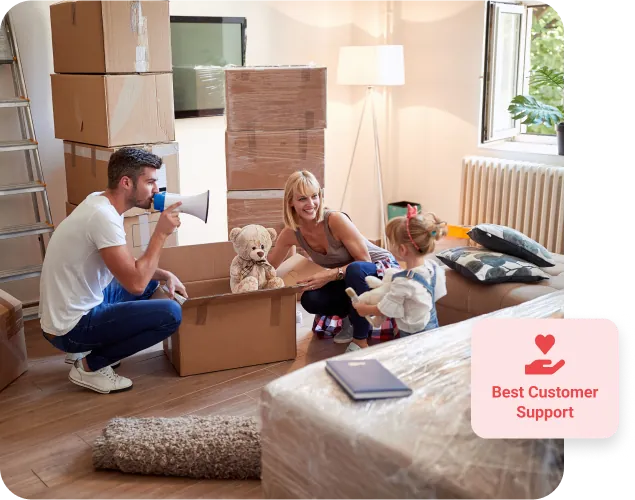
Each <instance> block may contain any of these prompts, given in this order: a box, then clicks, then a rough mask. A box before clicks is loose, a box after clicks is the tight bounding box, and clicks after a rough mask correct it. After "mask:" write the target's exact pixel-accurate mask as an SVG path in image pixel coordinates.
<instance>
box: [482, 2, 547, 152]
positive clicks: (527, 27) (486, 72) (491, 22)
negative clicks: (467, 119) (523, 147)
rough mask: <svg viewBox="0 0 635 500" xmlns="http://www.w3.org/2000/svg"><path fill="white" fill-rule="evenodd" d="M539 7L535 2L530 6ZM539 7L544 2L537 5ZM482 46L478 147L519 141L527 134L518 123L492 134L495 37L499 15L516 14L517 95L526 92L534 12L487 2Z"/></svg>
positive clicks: (526, 6) (529, 8)
mask: <svg viewBox="0 0 635 500" xmlns="http://www.w3.org/2000/svg"><path fill="white" fill-rule="evenodd" d="M531 3H536V4H537V3H538V2H531ZM540 3H541V4H542V3H544V2H540ZM485 8H486V17H485V44H484V57H483V76H482V82H483V84H482V92H481V101H482V109H481V130H480V139H481V140H480V142H481V144H491V143H494V142H500V141H503V140H510V139H515V138H518V137H520V136H521V135H522V134H525V133H526V132H527V126H526V125H522V124H521V122H520V120H514V126H513V127H510V128H507V129H503V130H502V131H498V132H493V130H494V129H495V127H494V125H495V123H494V108H493V105H494V97H495V96H494V85H495V82H496V55H497V48H498V44H499V41H498V39H497V36H496V33H497V30H498V21H499V17H500V14H503V13H505V14H518V15H519V16H520V23H519V24H520V26H519V28H520V30H519V35H518V40H517V43H518V45H517V54H518V56H517V60H516V63H515V64H516V94H515V95H521V94H526V93H528V92H529V81H530V78H531V28H532V25H531V23H532V19H533V8H532V6H531V5H530V4H527V3H524V2H505V1H496V0H489V1H487V2H486V7H485Z"/></svg>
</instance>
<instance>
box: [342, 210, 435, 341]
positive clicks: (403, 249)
mask: <svg viewBox="0 0 635 500" xmlns="http://www.w3.org/2000/svg"><path fill="white" fill-rule="evenodd" d="M446 234H447V224H446V223H445V222H441V221H440V220H439V219H438V218H437V217H436V216H435V215H434V214H426V215H425V216H423V217H422V218H418V217H417V210H416V209H415V208H414V207H411V206H410V205H408V213H407V215H406V216H405V217H397V218H395V219H392V220H391V221H390V222H389V223H388V225H387V226H386V236H387V238H388V241H389V243H390V250H391V251H392V253H393V255H395V256H396V257H397V259H398V260H399V261H403V262H405V263H406V270H404V271H401V272H399V273H397V274H395V275H394V276H393V279H392V285H391V287H390V291H389V292H388V293H387V294H386V295H385V296H384V298H383V299H382V300H381V302H379V304H377V305H376V306H371V305H367V304H362V303H361V302H360V303H356V304H354V305H353V307H355V309H356V310H357V313H358V314H359V315H360V316H372V315H379V314H382V315H384V316H386V317H388V318H393V319H395V320H396V322H397V327H398V328H399V336H400V337H407V336H408V335H413V334H415V333H420V332H423V331H426V330H431V329H433V328H437V327H438V326H439V322H438V320H437V313H436V306H435V302H436V301H437V300H439V299H440V298H441V297H443V296H444V295H446V293H447V291H446V287H445V272H444V270H443V268H442V267H440V266H439V265H438V264H437V263H436V262H434V261H432V260H430V259H426V255H427V254H429V253H431V252H432V251H433V250H434V246H435V241H437V240H439V239H440V238H442V237H443V236H445V235H446Z"/></svg>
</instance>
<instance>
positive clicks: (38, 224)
mask: <svg viewBox="0 0 635 500" xmlns="http://www.w3.org/2000/svg"><path fill="white" fill-rule="evenodd" d="M5 65H8V66H10V67H11V73H12V76H13V86H14V89H15V97H11V98H8V99H7V98H0V108H15V110H16V112H17V113H18V118H19V121H20V131H21V134H22V139H20V140H3V139H2V138H1V137H0V154H2V153H6V152H9V151H23V152H24V158H25V162H26V167H25V168H26V170H27V175H28V182H22V183H20V184H13V185H7V184H6V183H3V181H2V177H3V176H2V173H1V172H0V197H5V196H7V197H10V196H17V195H24V194H30V195H31V202H32V204H33V214H34V218H35V221H34V222H32V223H30V224H22V225H10V226H8V227H6V226H5V227H0V240H3V239H7V238H24V237H33V236H37V238H38V240H39V245H40V252H41V254H42V262H43V261H44V255H45V253H46V245H45V243H44V237H45V235H46V234H49V236H50V233H52V232H53V229H54V227H53V219H52V217H51V209H50V206H49V200H48V195H47V192H46V184H45V182H44V175H43V173H42V164H41V162H40V154H39V150H38V143H37V140H36V137H35V129H34V128H33V119H32V116H31V103H30V101H29V98H28V95H27V91H26V85H25V83H24V74H23V73H22V65H21V63H20V54H19V51H18V44H17V39H16V36H15V32H14V30H13V26H12V24H11V18H10V14H7V15H6V16H5V18H4V19H3V20H2V25H1V26H0V67H2V66H5ZM0 161H1V158H0ZM5 167H6V162H5ZM41 212H43V214H42V213H41ZM41 272H42V265H41V264H39V265H30V266H27V267H22V268H19V269H8V270H3V269H0V287H1V286H2V283H4V282H8V281H14V280H23V279H27V278H36V277H38V276H40V274H41ZM23 311H24V319H25V320H28V319H35V318H37V317H38V301H32V302H30V303H24V304H23Z"/></svg>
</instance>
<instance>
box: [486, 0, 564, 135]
mask: <svg viewBox="0 0 635 500" xmlns="http://www.w3.org/2000/svg"><path fill="white" fill-rule="evenodd" d="M484 61H485V67H484V82H483V83H484V84H483V109H482V117H481V123H482V131H481V142H482V143H489V142H494V141H500V140H514V141H528V142H550V141H553V142H555V135H556V124H557V123H558V122H560V121H564V105H563V103H564V27H563V24H562V21H561V19H560V17H559V16H558V13H557V12H556V11H555V10H554V9H553V8H551V7H550V6H549V5H546V4H544V3H538V2H515V3H509V2H508V3H504V2H487V21H486V41H485V57H484Z"/></svg>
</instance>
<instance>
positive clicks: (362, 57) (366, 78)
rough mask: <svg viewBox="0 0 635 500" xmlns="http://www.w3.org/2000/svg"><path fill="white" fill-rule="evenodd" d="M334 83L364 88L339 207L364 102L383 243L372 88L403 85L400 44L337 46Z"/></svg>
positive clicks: (381, 186) (377, 135)
mask: <svg viewBox="0 0 635 500" xmlns="http://www.w3.org/2000/svg"><path fill="white" fill-rule="evenodd" d="M337 83H338V85H355V86H364V87H366V96H365V98H364V105H363V107H362V113H361V116H360V118H359V126H358V127H357V135H356V136H355V145H354V146H353V154H352V156H351V162H350V165H349V167H348V175H347V176H346V185H345V186H344V193H343V194H342V203H341V206H340V210H341V209H342V208H343V206H344V199H345V198H346V191H347V190H348V183H349V180H350V178H351V172H352V170H353V161H354V160H355V152H356V150H357V143H358V141H359V134H360V131H361V129H362V123H363V121H364V113H365V111H366V106H367V104H368V101H370V107H371V112H372V117H373V138H374V146H375V171H376V174H377V182H378V189H379V203H380V210H381V243H382V245H385V244H386V230H385V228H386V216H385V210H386V207H385V206H384V188H383V182H382V170H381V156H380V154H379V134H378V132H377V115H376V112H375V100H374V89H375V87H385V86H395V85H403V84H404V83H405V76H404V60H403V46H402V45H364V46H353V47H341V48H340V53H339V61H338V66H337Z"/></svg>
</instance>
